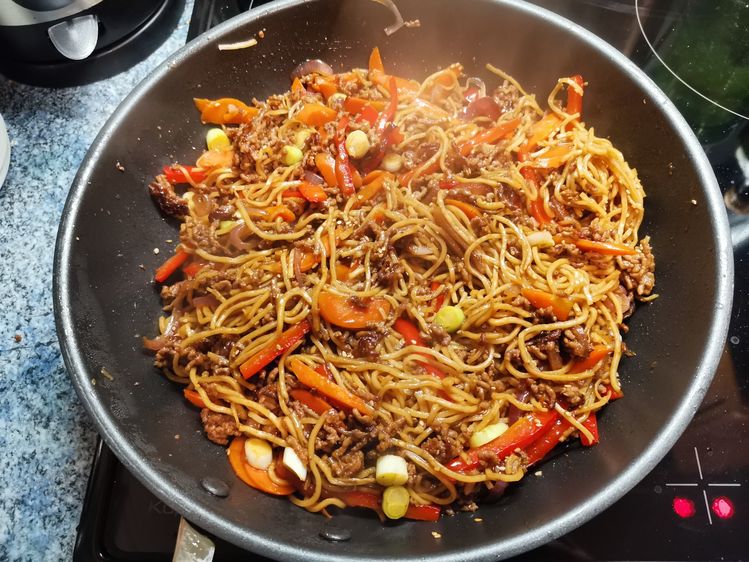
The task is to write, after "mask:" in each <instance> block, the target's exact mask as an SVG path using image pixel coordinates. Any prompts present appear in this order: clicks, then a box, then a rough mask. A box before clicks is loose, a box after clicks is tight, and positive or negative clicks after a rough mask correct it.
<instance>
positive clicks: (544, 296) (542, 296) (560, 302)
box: [521, 288, 572, 321]
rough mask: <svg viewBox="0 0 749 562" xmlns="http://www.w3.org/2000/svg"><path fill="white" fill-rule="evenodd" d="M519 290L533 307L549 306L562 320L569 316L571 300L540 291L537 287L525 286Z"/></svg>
mask: <svg viewBox="0 0 749 562" xmlns="http://www.w3.org/2000/svg"><path fill="white" fill-rule="evenodd" d="M521 292H522V294H523V296H524V297H525V298H526V299H528V301H529V302H530V303H531V305H533V306H534V307H535V308H547V307H551V310H552V311H553V312H554V316H556V317H557V319H559V320H562V321H564V320H567V318H569V316H570V312H571V311H572V301H571V300H569V299H566V298H564V297H558V296H556V295H552V294H551V293H547V292H546V291H540V290H539V289H530V288H525V289H522V291H521Z"/></svg>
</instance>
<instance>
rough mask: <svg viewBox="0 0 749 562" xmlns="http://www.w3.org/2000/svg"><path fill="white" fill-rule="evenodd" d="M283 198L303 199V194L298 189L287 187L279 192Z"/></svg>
mask: <svg viewBox="0 0 749 562" xmlns="http://www.w3.org/2000/svg"><path fill="white" fill-rule="evenodd" d="M281 197H282V198H283V199H304V195H302V192H301V191H299V190H298V189H287V190H286V191H284V192H283V193H282V194H281Z"/></svg>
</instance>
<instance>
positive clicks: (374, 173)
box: [362, 170, 389, 185]
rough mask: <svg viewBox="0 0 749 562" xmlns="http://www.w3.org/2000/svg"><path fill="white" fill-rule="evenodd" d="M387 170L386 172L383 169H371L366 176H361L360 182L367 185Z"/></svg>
mask: <svg viewBox="0 0 749 562" xmlns="http://www.w3.org/2000/svg"><path fill="white" fill-rule="evenodd" d="M388 173H389V172H386V171H385V170H372V171H371V172H369V173H368V174H367V175H366V176H364V177H363V178H362V183H363V184H364V185H367V184H368V183H372V182H373V181H375V180H376V179H377V178H379V177H380V176H381V175H383V174H388Z"/></svg>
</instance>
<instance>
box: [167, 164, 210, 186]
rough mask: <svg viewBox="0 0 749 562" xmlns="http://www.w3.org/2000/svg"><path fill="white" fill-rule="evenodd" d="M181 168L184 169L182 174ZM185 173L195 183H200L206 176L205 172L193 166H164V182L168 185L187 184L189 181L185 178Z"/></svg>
mask: <svg viewBox="0 0 749 562" xmlns="http://www.w3.org/2000/svg"><path fill="white" fill-rule="evenodd" d="M182 168H184V172H183V171H182ZM185 172H187V176H189V178H190V179H191V180H192V181H194V182H195V183H200V182H201V181H203V180H204V179H205V177H206V175H207V174H206V172H205V170H201V169H199V168H196V167H195V166H164V175H165V176H166V181H168V182H169V183H189V181H190V179H188V177H187V176H185Z"/></svg>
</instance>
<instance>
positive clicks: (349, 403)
mask: <svg viewBox="0 0 749 562" xmlns="http://www.w3.org/2000/svg"><path fill="white" fill-rule="evenodd" d="M289 366H290V367H291V370H292V371H293V372H294V374H295V375H296V378H297V379H299V382H300V383H302V384H304V385H306V386H308V387H310V388H314V389H315V390H316V391H318V392H319V393H321V394H324V395H325V396H327V397H328V398H331V399H332V400H334V401H335V402H336V403H338V404H343V405H345V406H346V408H347V409H350V410H358V411H359V412H360V413H362V414H366V415H370V416H371V415H374V410H373V409H372V407H371V406H370V405H369V404H367V403H366V402H365V401H364V400H362V399H361V398H359V397H358V396H357V395H356V394H353V393H352V392H349V391H348V390H346V389H345V388H343V387H342V386H340V385H338V384H336V383H335V382H331V381H329V380H328V379H327V378H325V376H323V375H321V374H320V373H318V372H317V371H315V370H314V369H313V368H311V367H309V366H307V364H306V363H302V362H301V361H300V360H299V359H296V358H294V359H292V360H291V362H290V365H289Z"/></svg>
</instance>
